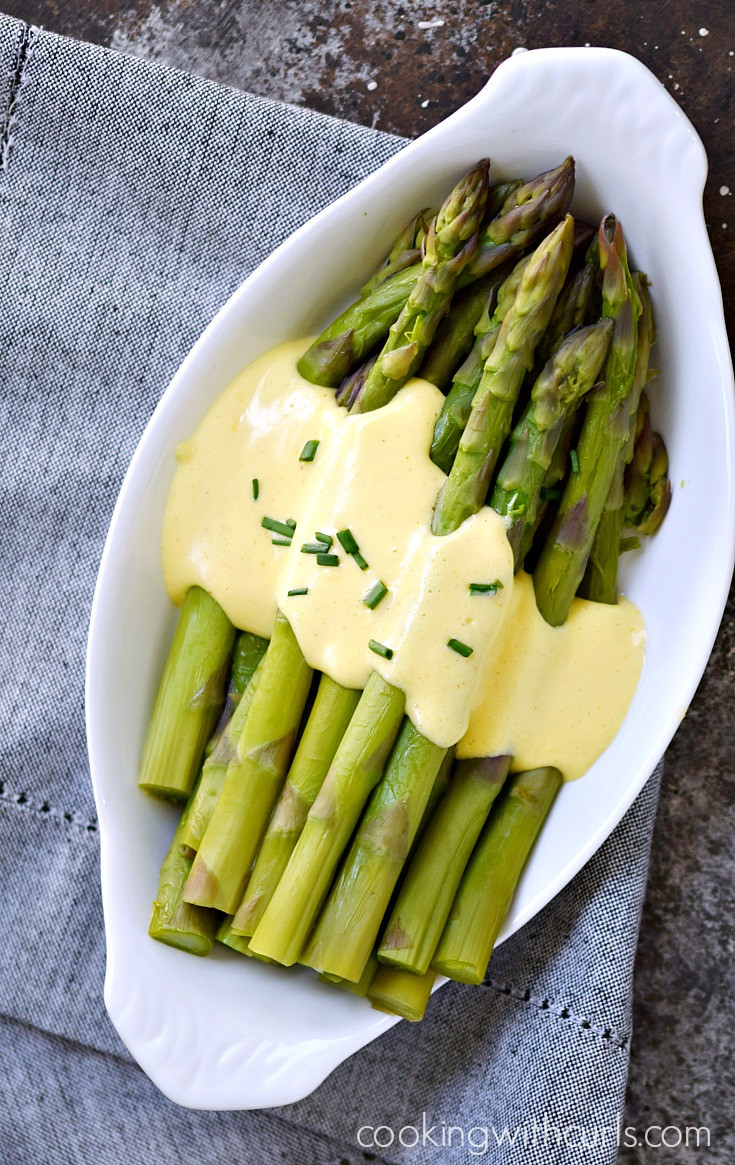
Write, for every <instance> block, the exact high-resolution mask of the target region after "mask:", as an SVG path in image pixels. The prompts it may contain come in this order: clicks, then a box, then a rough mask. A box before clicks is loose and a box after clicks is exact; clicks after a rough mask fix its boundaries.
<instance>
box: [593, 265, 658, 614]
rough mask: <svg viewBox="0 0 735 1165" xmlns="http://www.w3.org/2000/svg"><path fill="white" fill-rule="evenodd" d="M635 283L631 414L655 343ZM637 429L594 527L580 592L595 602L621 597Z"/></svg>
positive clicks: (647, 304) (645, 298)
mask: <svg viewBox="0 0 735 1165" xmlns="http://www.w3.org/2000/svg"><path fill="white" fill-rule="evenodd" d="M632 282H633V286H634V288H635V291H636V293H637V295H638V299H639V302H640V305H641V314H640V318H639V320H638V341H637V344H638V347H637V351H636V362H635V371H634V373H633V388H632V390H631V393H630V398H629V406H630V415H631V416H632V414H633V412H636V413H637V410H638V405H639V402H640V399H641V393H642V392H643V389H644V386H645V384H646V381H647V380H648V362H649V357H650V352H651V345H652V343H653V309H652V307H651V300H650V297H649V295H648V291H647V290H646V286H645V282H644V280H643V279H642V278H641V277H640V276H639V275H637V274H636V275H633V277H632ZM635 439H636V430H635V426H634V425H631V428H630V433H629V435H628V441H627V443H626V445H625V448H624V449H623V450H622V451H621V453H620V455H619V457H618V461H617V464H616V466H615V472H614V474H613V479H612V483H611V486H610V492H609V493H608V495H607V501H606V502H605V508H604V510H603V512H602V516H601V518H600V521H599V523H598V526H597V529H596V531H595V537H594V541H593V543H592V549H591V550H590V556H589V559H588V561H587V566H586V569H585V574H584V578H583V579H582V584H581V586H580V590H579V593H580V594H581V595H582V596H583V597H584V598H587V599H591V600H592V601H593V602H596V603H615V602H617V598H618V559H619V557H620V541H621V536H622V530H623V520H624V508H625V494H624V488H623V482H624V475H625V467H626V466H627V464H628V463H629V462H630V461H631V460H632V458H633V454H634V452H635Z"/></svg>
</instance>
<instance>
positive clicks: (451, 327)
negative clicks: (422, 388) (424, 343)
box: [418, 268, 504, 392]
mask: <svg viewBox="0 0 735 1165" xmlns="http://www.w3.org/2000/svg"><path fill="white" fill-rule="evenodd" d="M503 270H504V269H503V268H498V270H497V271H493V272H491V273H490V275H486V276H485V277H484V278H483V279H478V280H477V282H476V283H472V284H470V286H469V287H467V288H465V289H464V290H463V291H458V292H457V294H456V295H455V296H454V298H453V299H452V303H451V305H450V308H449V311H448V312H447V314H446V315H445V317H444V319H443V320H442V322H441V323H440V324H439V327H438V328H437V330H436V335H435V336H434V339H433V341H432V343H431V346H430V347H429V350H428V352H427V353H426V356H425V357H424V360H423V362H422V364H421V367H420V368H419V371H418V375H419V376H421V377H423V379H424V380H428V381H430V383H431V384H435V385H436V387H437V388H440V389H441V390H442V392H444V390H445V388H446V387H447V385H448V384H449V382H450V381H451V379H452V377H453V375H454V373H455V372H456V371H457V369H458V368H459V366H460V365H461V364H462V363H463V361H464V360H465V359H466V357H467V356H468V355H469V354H470V351H471V350H472V347H473V345H474V342H475V327H476V325H477V323H478V322H479V320H480V318H481V317H482V316H483V315H484V314H485V313H487V312H488V308H489V309H490V311H492V306H490V305H494V303H495V293H496V291H497V288H498V284H499V283H500V281H501V279H502V275H503Z"/></svg>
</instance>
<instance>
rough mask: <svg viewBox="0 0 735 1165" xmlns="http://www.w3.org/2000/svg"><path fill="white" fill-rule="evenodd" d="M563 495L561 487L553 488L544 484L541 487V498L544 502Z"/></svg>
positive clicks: (553, 500)
mask: <svg viewBox="0 0 735 1165" xmlns="http://www.w3.org/2000/svg"><path fill="white" fill-rule="evenodd" d="M560 497H561V490H560V489H551V488H550V487H549V486H546V485H543V486H542V487H541V500H542V501H544V502H555V501H556V499H557V498H560Z"/></svg>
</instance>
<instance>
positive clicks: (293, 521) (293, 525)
mask: <svg viewBox="0 0 735 1165" xmlns="http://www.w3.org/2000/svg"><path fill="white" fill-rule="evenodd" d="M286 525H287V526H290V527H291V529H292V530H295V529H296V519H295V518H286Z"/></svg>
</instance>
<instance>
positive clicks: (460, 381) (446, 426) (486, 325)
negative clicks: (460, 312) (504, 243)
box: [431, 258, 528, 473]
mask: <svg viewBox="0 0 735 1165" xmlns="http://www.w3.org/2000/svg"><path fill="white" fill-rule="evenodd" d="M527 265H528V258H525V259H521V260H520V262H518V263H516V265H515V267H514V268H513V270H512V271H511V272H510V274H509V275H508V276H507V277H506V278H505V279H502V281H501V282H500V283H499V284H498V288H497V295H496V296H495V297H493V296H492V295H489V296H488V299H487V301H486V304H485V309H484V311H483V312H482V314H481V316H480V317H479V319H478V321H477V324H476V325H475V331H474V336H475V340H474V344H473V346H472V349H471V350H470V352H469V354H468V356H467V359H466V360H465V361H464V362H463V364H461V365H460V367H459V368H458V369H457V371H456V372H455V374H454V378H453V380H452V387H451V388H450V390H449V392H448V394H447V397H446V400H445V401H444V404H443V405H442V408H441V412H440V413H439V416H438V417H437V419H436V425H435V426H434V436H433V439H432V442H431V460H432V461H433V462H434V464H435V465H438V466H439V468H440V469H442V470H443V471H444V473H449V472H450V470H451V468H452V464H453V462H454V458H455V456H456V453H457V449H458V448H459V441H460V438H461V436H462V433H463V432H464V429H465V425H466V424H467V421H468V420H469V416H470V412H471V410H472V402H473V400H474V399H475V393H476V392H477V389H478V386H479V384H480V381H481V380H482V373H483V369H484V367H485V361H486V360H487V358H488V356H489V355H490V353H491V352H492V350H493V347H494V345H495V341H496V340H497V338H498V332H499V331H500V325H501V324H502V322H503V320H504V319H505V317H506V315H507V314H508V312H509V311H510V308H511V307H512V306H513V301H514V300H515V297H516V293H517V291H518V288H519V286H520V282H521V277H522V275H523V272H524V270H525V268H526V266H527ZM504 272H505V268H500V269H499V272H498V274H501V275H502V274H503V273H504Z"/></svg>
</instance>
